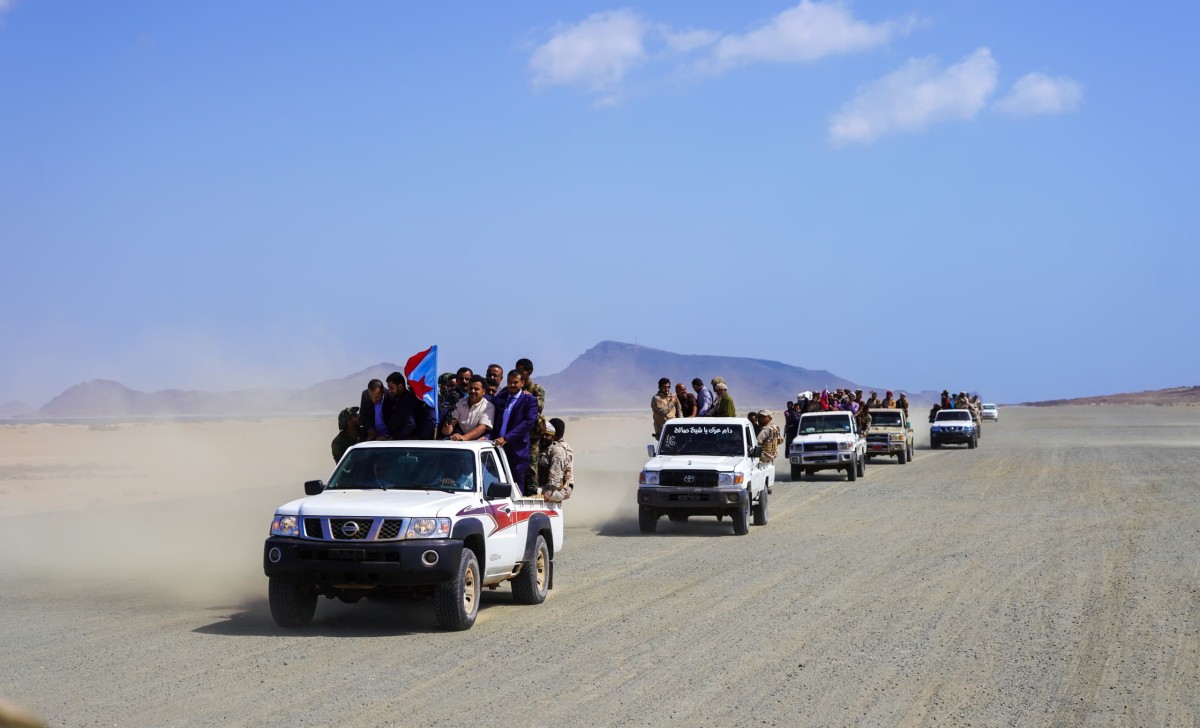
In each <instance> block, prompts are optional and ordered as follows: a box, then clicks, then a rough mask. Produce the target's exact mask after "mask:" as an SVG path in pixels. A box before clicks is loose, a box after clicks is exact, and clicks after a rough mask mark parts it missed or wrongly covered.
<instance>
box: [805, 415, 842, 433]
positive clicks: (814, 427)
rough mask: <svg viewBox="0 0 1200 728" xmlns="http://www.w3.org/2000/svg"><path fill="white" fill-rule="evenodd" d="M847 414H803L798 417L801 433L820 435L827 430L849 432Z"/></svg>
mask: <svg viewBox="0 0 1200 728" xmlns="http://www.w3.org/2000/svg"><path fill="white" fill-rule="evenodd" d="M849 431H850V416H849V415H813V416H812V417H809V416H808V415H805V416H804V417H801V418H800V434H801V435H820V434H823V433H828V432H849Z"/></svg>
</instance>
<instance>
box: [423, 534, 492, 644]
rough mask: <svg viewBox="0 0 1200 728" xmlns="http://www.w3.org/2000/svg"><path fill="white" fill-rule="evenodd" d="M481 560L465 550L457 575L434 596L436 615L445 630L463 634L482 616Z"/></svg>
mask: <svg viewBox="0 0 1200 728" xmlns="http://www.w3.org/2000/svg"><path fill="white" fill-rule="evenodd" d="M480 587H481V583H480V578H479V559H477V558H475V552H474V551H472V550H471V549H468V548H464V549H463V552H462V557H461V558H460V559H459V562H458V574H456V575H455V577H454V578H453V579H451V580H450V581H447V582H444V583H442V584H438V585H437V589H436V590H435V591H434V593H433V612H434V614H435V615H436V616H437V623H438V626H440V627H441V628H442V629H448V630H452V631H455V632H461V631H463V630H465V629H470V628H471V625H473V624H475V617H476V615H478V614H479V590H480Z"/></svg>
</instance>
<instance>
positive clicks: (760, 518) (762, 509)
mask: <svg viewBox="0 0 1200 728" xmlns="http://www.w3.org/2000/svg"><path fill="white" fill-rule="evenodd" d="M768 493H770V491H768V490H767V489H766V488H765V487H764V488H763V490H762V493H761V494H760V495H759V496H758V503H755V504H754V525H755V526H765V525H767V495H768Z"/></svg>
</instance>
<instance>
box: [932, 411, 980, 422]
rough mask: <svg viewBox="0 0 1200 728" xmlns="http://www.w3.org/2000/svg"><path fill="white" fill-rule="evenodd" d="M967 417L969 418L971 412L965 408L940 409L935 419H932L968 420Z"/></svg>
mask: <svg viewBox="0 0 1200 728" xmlns="http://www.w3.org/2000/svg"><path fill="white" fill-rule="evenodd" d="M969 419H971V413H970V412H968V411H966V410H942V411H940V412H938V413H937V419H936V420H934V421H935V422H942V421H945V420H969Z"/></svg>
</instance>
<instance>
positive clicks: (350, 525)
mask: <svg viewBox="0 0 1200 728" xmlns="http://www.w3.org/2000/svg"><path fill="white" fill-rule="evenodd" d="M356 533H358V524H357V523H355V522H354V521H346V522H345V523H343V524H342V535H343V536H345V537H346V538H351V537H352V536H354V534H356Z"/></svg>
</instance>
